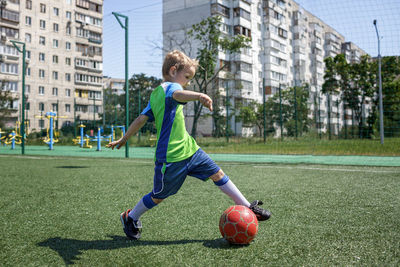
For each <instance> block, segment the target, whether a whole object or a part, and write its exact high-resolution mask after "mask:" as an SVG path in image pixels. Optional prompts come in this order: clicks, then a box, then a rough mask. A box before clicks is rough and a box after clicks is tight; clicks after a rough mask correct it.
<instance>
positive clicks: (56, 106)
mask: <svg viewBox="0 0 400 267" xmlns="http://www.w3.org/2000/svg"><path fill="white" fill-rule="evenodd" d="M51 110H52V111H54V112H58V104H57V103H53V104H51Z"/></svg>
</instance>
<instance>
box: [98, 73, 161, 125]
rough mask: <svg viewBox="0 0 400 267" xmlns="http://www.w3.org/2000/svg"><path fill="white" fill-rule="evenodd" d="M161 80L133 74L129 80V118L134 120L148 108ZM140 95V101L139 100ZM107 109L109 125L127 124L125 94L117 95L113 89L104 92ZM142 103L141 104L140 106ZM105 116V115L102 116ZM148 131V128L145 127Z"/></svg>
mask: <svg viewBox="0 0 400 267" xmlns="http://www.w3.org/2000/svg"><path fill="white" fill-rule="evenodd" d="M161 82H162V80H161V79H159V78H156V77H154V76H150V77H149V76H146V75H145V74H143V73H141V74H133V75H132V77H131V78H130V79H129V107H130V108H129V118H130V119H132V120H133V119H134V118H136V117H137V116H139V114H140V112H142V110H143V109H144V108H145V107H146V105H147V104H148V102H149V100H150V95H151V92H152V91H153V89H154V88H156V87H157V86H158V85H160V84H161ZM139 94H140V100H139ZM104 100H105V104H104V106H105V109H104V115H105V116H106V118H107V119H108V123H110V124H113V125H124V124H125V108H123V107H125V94H121V95H117V94H114V93H113V92H112V89H111V88H107V89H105V90H104ZM139 103H140V104H139ZM102 116H103V115H102ZM144 130H146V127H144Z"/></svg>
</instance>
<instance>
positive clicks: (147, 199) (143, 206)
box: [129, 193, 162, 221]
mask: <svg viewBox="0 0 400 267" xmlns="http://www.w3.org/2000/svg"><path fill="white" fill-rule="evenodd" d="M161 201H162V200H160V199H157V200H153V198H152V197H151V193H148V194H147V195H145V196H143V197H142V199H141V200H140V201H139V202H138V203H137V204H136V206H135V207H134V208H133V209H132V210H131V211H130V212H129V217H130V218H132V220H133V221H137V220H139V218H140V216H142V214H143V213H145V212H146V211H148V210H149V209H152V208H154V207H155V206H157V205H158V203H160V202H161Z"/></svg>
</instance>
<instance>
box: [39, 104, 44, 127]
mask: <svg viewBox="0 0 400 267" xmlns="http://www.w3.org/2000/svg"><path fill="white" fill-rule="evenodd" d="M41 104H42V105H43V103H41ZM39 106H40V104H39ZM39 111H44V107H43V109H42V110H39ZM39 127H40V128H41V129H42V128H44V120H42V119H40V120H39Z"/></svg>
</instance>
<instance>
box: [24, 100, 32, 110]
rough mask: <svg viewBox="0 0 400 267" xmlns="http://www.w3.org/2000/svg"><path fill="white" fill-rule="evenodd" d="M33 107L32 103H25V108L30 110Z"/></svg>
mask: <svg viewBox="0 0 400 267" xmlns="http://www.w3.org/2000/svg"><path fill="white" fill-rule="evenodd" d="M30 109H31V103H29V102H27V103H26V104H25V110H30Z"/></svg>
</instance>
